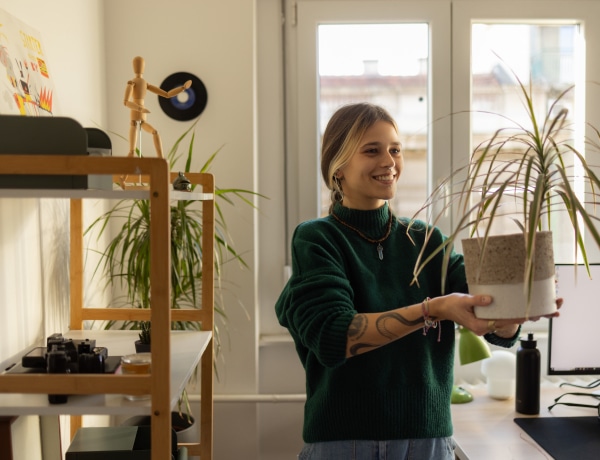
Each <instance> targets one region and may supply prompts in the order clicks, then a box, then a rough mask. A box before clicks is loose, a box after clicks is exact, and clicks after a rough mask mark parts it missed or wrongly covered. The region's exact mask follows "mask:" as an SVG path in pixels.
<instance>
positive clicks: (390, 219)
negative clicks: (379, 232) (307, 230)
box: [331, 208, 394, 260]
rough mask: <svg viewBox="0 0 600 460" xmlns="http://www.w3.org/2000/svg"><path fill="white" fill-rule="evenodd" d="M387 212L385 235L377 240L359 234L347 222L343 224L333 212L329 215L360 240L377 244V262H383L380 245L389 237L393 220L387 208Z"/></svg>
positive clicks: (358, 231) (357, 230)
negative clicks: (356, 234)
mask: <svg viewBox="0 0 600 460" xmlns="http://www.w3.org/2000/svg"><path fill="white" fill-rule="evenodd" d="M388 211H389V212H390V218H389V220H388V223H387V230H386V231H385V235H383V237H381V238H379V239H378V240H374V239H372V238H369V237H368V236H367V235H365V234H364V233H363V232H361V231H360V230H359V229H358V228H356V227H353V226H352V225H350V224H349V223H347V222H344V221H343V220H342V219H340V218H339V217H338V216H337V215H336V214H335V213H334V212H333V211H331V215H332V216H333V218H334V219H335V220H337V221H338V222H339V223H340V224H342V225H343V226H345V227H348V228H349V229H350V230H354V231H355V232H356V233H358V236H360V237H361V238H362V239H364V240H367V241H368V242H369V243H373V244H377V254H379V260H383V246H382V245H381V243H383V242H384V241H385V240H387V239H388V237H389V236H390V233H391V232H392V222H393V220H394V217H393V216H392V210H391V209H389V208H388Z"/></svg>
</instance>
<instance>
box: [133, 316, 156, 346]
mask: <svg viewBox="0 0 600 460" xmlns="http://www.w3.org/2000/svg"><path fill="white" fill-rule="evenodd" d="M151 325H152V323H151V322H150V321H141V322H140V329H141V330H140V333H139V334H138V337H139V340H136V341H135V352H136V353H148V352H150V345H151V339H152V335H151Z"/></svg>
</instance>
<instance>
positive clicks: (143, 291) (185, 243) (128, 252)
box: [85, 123, 261, 442]
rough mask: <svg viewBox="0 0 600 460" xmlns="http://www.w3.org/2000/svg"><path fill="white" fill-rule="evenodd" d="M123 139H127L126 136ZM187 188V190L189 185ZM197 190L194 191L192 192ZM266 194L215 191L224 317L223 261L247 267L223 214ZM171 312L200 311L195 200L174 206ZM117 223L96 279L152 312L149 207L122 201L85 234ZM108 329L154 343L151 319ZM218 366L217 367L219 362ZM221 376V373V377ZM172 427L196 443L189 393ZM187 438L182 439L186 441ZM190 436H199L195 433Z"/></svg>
mask: <svg viewBox="0 0 600 460" xmlns="http://www.w3.org/2000/svg"><path fill="white" fill-rule="evenodd" d="M195 125H196V123H194V124H192V125H191V126H190V127H189V128H188V129H187V130H186V131H185V132H184V133H183V134H182V135H181V136H180V137H179V138H178V139H177V141H176V142H175V143H174V144H173V146H172V148H171V149H170V151H169V153H168V155H167V159H168V161H169V165H170V168H171V170H174V167H175V164H176V163H177V161H178V160H179V159H180V158H181V157H182V155H183V154H180V153H179V146H180V144H181V143H182V142H183V141H184V139H186V138H188V137H189V144H188V146H187V152H186V153H185V158H184V159H185V167H184V170H183V171H181V173H182V174H180V175H179V177H178V178H177V181H178V182H180V183H181V182H185V177H184V176H185V173H188V172H190V170H191V162H192V156H193V149H194V140H195V133H194V132H193V128H194V127H195ZM121 137H122V136H121ZM218 153H219V150H217V151H216V152H214V153H213V154H212V155H211V156H210V157H209V158H208V160H207V161H206V162H205V163H204V164H203V165H202V167H201V168H200V171H199V172H208V170H209V169H210V166H211V164H212V162H213V161H214V160H215V158H216V156H217V154H218ZM185 189H186V190H188V187H185ZM190 189H191V190H193V187H191V188H190ZM255 195H257V196H261V195H259V194H257V193H255V192H252V191H249V190H243V189H237V188H229V189H220V188H218V187H216V189H215V216H216V217H215V240H214V242H215V244H214V247H215V251H214V252H215V258H214V259H215V263H214V273H215V277H216V279H215V286H216V289H215V294H216V295H215V305H214V309H215V312H216V313H217V314H219V315H220V316H221V317H222V318H223V319H226V313H225V310H224V308H223V307H222V302H221V301H220V297H219V294H220V293H221V292H222V290H223V289H224V283H223V279H222V277H221V274H222V271H221V266H222V265H223V264H224V263H228V262H232V261H237V262H238V263H239V264H240V265H241V266H242V267H244V268H247V267H248V266H247V264H246V262H245V260H244V258H243V257H242V255H241V254H239V253H238V252H237V250H236V249H235V247H234V245H233V242H232V240H231V238H230V236H229V234H228V230H227V228H228V227H227V222H226V221H225V219H224V215H223V213H222V211H221V206H222V205H223V204H224V203H227V204H231V205H234V204H235V202H236V198H237V199H239V201H240V202H241V203H243V204H247V205H249V206H254V203H253V202H252V201H251V198H252V197H253V196H255ZM170 211H171V216H170V217H171V242H170V247H171V302H170V303H171V308H189V307H192V308H200V307H201V305H200V303H201V292H200V289H201V280H202V273H203V270H202V247H201V244H200V242H201V241H202V238H201V237H202V211H201V206H199V205H198V202H196V201H194V200H179V201H177V202H175V203H174V204H172V205H171V207H170ZM113 221H115V222H117V224H118V225H117V226H118V228H120V230H119V231H117V233H116V234H115V235H114V236H113V237H112V239H110V241H109V243H108V246H107V247H106V249H105V250H103V251H100V252H99V254H100V261H99V263H98V265H97V266H96V268H95V271H94V276H98V275H102V276H104V278H105V282H106V286H112V285H116V286H119V287H121V288H122V290H123V292H124V294H123V295H122V296H119V297H118V298H117V299H115V304H116V305H117V306H118V305H119V304H121V305H125V306H131V305H135V306H137V307H138V308H150V265H149V261H150V204H149V202H148V200H130V199H128V200H122V201H119V202H117V203H116V204H115V205H114V206H113V207H112V208H111V209H110V210H109V211H107V212H105V213H104V214H102V215H101V216H100V217H98V218H97V219H96V220H94V221H93V222H92V224H91V225H90V226H89V227H88V228H87V229H86V232H85V233H86V234H88V233H89V232H93V231H95V232H96V233H95V235H96V237H97V238H98V239H100V237H101V236H102V234H103V233H104V232H105V231H107V229H108V228H109V227H110V225H109V224H110V223H111V222H113ZM105 327H106V328H115V327H117V328H119V329H139V330H140V333H139V338H140V341H142V342H148V345H149V344H150V335H151V334H150V332H151V323H150V321H119V322H117V321H109V322H107V323H106V325H105ZM172 329H174V330H199V329H201V325H200V324H198V323H196V322H193V321H176V322H173V323H172ZM214 343H215V355H217V354H218V350H219V347H220V334H219V329H218V327H217V326H216V325H215V326H214ZM215 368H216V364H215ZM217 377H218V374H217ZM171 417H172V426H173V427H174V428H175V429H176V431H177V437H178V440H179V442H184V441H191V439H189V438H186V436H187V437H189V436H190V434H187V435H186V434H184V431H185V433H195V430H191V429H188V428H191V426H192V425H193V424H194V418H193V417H192V415H191V409H190V405H189V400H188V395H187V391H186V390H184V391H183V393H182V395H181V397H180V399H179V408H178V410H177V411H173V412H172V414H171ZM125 423H126V424H145V423H149V420H148V419H138V418H134V419H132V420H128V421H126V422H125ZM182 436H183V437H182ZM191 436H195V434H192V435H191Z"/></svg>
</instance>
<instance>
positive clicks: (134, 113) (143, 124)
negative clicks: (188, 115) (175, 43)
mask: <svg viewBox="0 0 600 460" xmlns="http://www.w3.org/2000/svg"><path fill="white" fill-rule="evenodd" d="M145 67H146V63H145V61H144V58H142V57H140V56H136V57H134V58H133V73H134V74H135V77H134V78H132V79H131V80H129V81H128V82H127V88H125V97H124V98H123V104H124V105H125V107H127V108H129V109H131V125H130V127H129V154H128V156H130V157H131V156H133V154H134V152H135V148H136V143H137V136H136V134H137V129H138V128H139V129H140V130H142V129H143V130H144V131H146V132H147V133H151V134H152V138H153V140H154V148H155V149H156V155H157V156H158V157H159V158H163V151H162V143H161V140H160V136H159V134H158V131H157V130H156V129H155V128H154V127H153V126H152V125H151V124H149V123H148V122H147V121H146V114H147V113H150V111H149V110H148V109H147V108H146V107H144V97H145V96H146V92H147V91H150V92H152V93H154V94H158V95H159V96H162V97H166V98H171V97H173V96H177V95H178V94H179V93H181V92H183V91H185V90H186V89H188V88H189V87H190V86H191V85H192V81H191V80H188V81H186V82H185V83H184V84H183V86H180V87H178V88H173V89H172V90H170V91H165V90H163V89H161V88H159V87H157V86H154V85H151V84H150V83H148V82H146V80H144V77H143V74H144V68H145Z"/></svg>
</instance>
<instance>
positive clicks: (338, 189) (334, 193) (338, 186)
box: [331, 175, 344, 203]
mask: <svg viewBox="0 0 600 460" xmlns="http://www.w3.org/2000/svg"><path fill="white" fill-rule="evenodd" d="M343 199H344V191H343V190H342V181H341V180H340V178H339V177H338V176H337V175H334V176H333V188H332V189H331V200H332V201H333V202H340V203H341V202H342V200H343Z"/></svg>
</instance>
